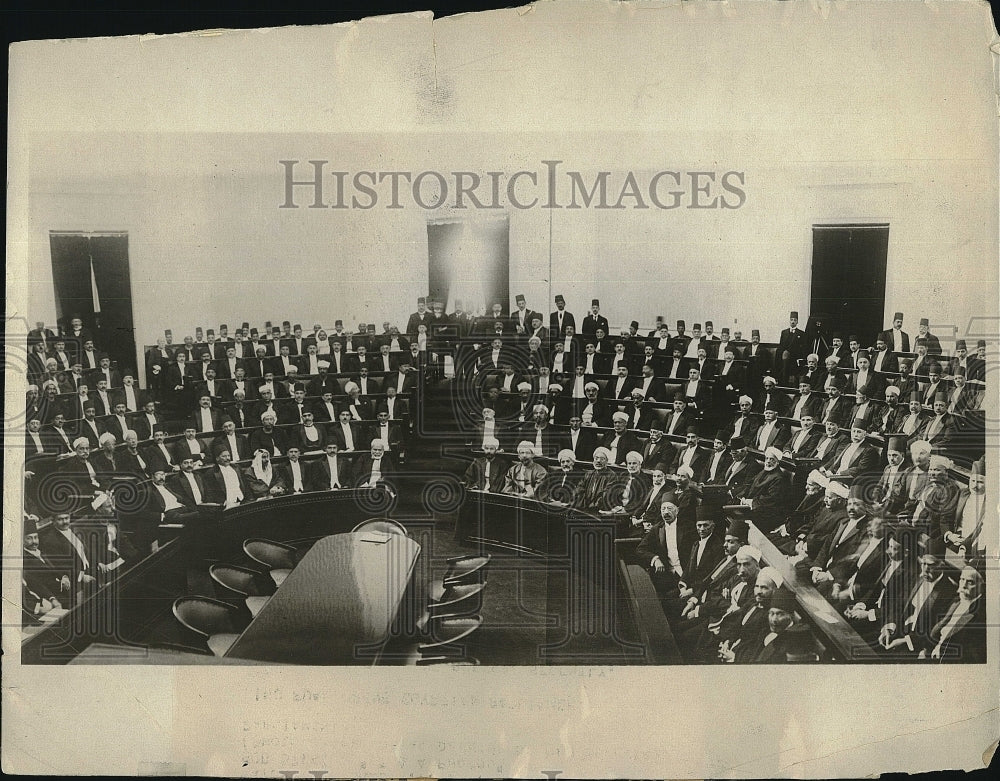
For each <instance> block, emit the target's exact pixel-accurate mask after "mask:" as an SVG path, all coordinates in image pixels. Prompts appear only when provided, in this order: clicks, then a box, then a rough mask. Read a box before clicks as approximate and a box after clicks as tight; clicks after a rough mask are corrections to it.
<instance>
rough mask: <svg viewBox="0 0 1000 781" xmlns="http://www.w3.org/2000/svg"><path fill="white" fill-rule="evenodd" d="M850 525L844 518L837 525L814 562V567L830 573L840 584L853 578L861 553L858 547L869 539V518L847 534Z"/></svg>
mask: <svg viewBox="0 0 1000 781" xmlns="http://www.w3.org/2000/svg"><path fill="white" fill-rule="evenodd" d="M849 523H850V519H849V518H844V519H842V520H841V521H840V523H839V524H837V528H836V529H835V530H834V532H833V534H831V535H830V536H829V537H828V538H827V540H826V542H825V543H824V544H823V547H822V548H820V550H819V553H818V554H816V558H815V559H814V560H813V565H814V566H816V567H819V568H820V569H823V570H826V571H828V572H829V573H830V574H831V575H833V577H834V580H836V581H837V582H838V583H845V582H847V579H848V578H850V577H851V575H852V574H853V571H854V565H855V563H856V562H857V559H858V555H859V554H860V553H861V551H860V550H859V548H858V546H859V545H862V544H863V543H864V542H867V539H868V533H867V532H868V520H867V518H862V519H861V520H860V521H859V522H858V523H857V525H856V526H855V527H854V528H853V529H852V530H851V532H850V533H849V534H848V533H846V532H847V526H848V524H849Z"/></svg>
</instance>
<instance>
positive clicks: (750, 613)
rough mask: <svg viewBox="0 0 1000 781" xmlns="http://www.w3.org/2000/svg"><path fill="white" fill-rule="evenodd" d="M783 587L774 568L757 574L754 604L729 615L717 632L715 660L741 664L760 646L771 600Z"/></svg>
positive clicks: (766, 625) (766, 628) (751, 603)
mask: <svg viewBox="0 0 1000 781" xmlns="http://www.w3.org/2000/svg"><path fill="white" fill-rule="evenodd" d="M783 584H784V579H783V578H782V577H781V574H780V573H779V572H778V571H777V570H776V569H774V568H773V567H764V568H762V569H761V570H760V572H758V573H757V580H756V582H755V583H754V587H753V600H752V601H751V602H749V603H748V604H747V606H746V607H745V608H743V610H741V611H740V612H739V613H736V614H731V615H730V616H728V617H727V618H726V619H725V620H723V625H722V627H721V628H720V631H719V646H718V654H717V656H718V659H719V660H720V661H722V662H727V663H730V664H731V663H733V662H744V661H746V660H747V658H749V656H750V654H752V652H753V651H754V649H756V648H757V647H758V644H760V643H761V642H762V639H763V636H764V635H766V634H767V632H768V631H769V629H770V627H769V626H768V623H767V614H768V610H769V609H770V607H771V597H773V596H774V592H775V591H777V590H778V589H779V588H780V587H781V586H782V585H783Z"/></svg>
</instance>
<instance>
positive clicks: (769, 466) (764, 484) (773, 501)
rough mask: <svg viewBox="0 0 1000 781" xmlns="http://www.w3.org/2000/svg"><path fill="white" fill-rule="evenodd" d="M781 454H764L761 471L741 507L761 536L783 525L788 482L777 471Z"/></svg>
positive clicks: (773, 450)
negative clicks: (762, 533)
mask: <svg viewBox="0 0 1000 781" xmlns="http://www.w3.org/2000/svg"><path fill="white" fill-rule="evenodd" d="M780 461H781V451H780V450H779V449H778V448H776V447H769V448H768V449H767V450H765V451H764V468H763V470H762V471H761V472H759V473H758V474H757V476H756V477H754V479H753V482H751V483H750V485H749V486H748V487H747V489H746V492H745V493H744V494H743V495H742V496H741V497H740V505H741V506H742V507H745V508H746V512H748V513H749V514H750V517H751V518H752V519H753V522H754V524H755V525H756V526H757V528H758V529H760V530H761V531H762V532H764V534H768V533H769V532H772V531H774V529H776V528H777V527H778V526H780V525H781V524H782V523H784V513H785V503H786V500H787V496H788V488H789V484H788V478H787V477H786V476H785V475H784V474H783V473H782V471H781V469H780V468H779V462H780Z"/></svg>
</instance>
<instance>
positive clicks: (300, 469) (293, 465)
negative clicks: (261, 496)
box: [272, 445, 310, 494]
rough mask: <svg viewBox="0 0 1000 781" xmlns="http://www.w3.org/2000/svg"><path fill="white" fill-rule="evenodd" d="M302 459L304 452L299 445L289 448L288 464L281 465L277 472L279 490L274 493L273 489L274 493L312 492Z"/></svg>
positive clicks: (276, 485)
mask: <svg viewBox="0 0 1000 781" xmlns="http://www.w3.org/2000/svg"><path fill="white" fill-rule="evenodd" d="M301 457H302V450H301V449H300V448H299V446H298V445H292V446H291V447H290V448H288V462H287V463H285V464H281V465H280V466H278V467H277V469H276V470H275V471H276V473H277V474H276V476H275V487H277V488H278V491H277V492H274V490H273V488H272V493H275V494H277V493H280V494H301V493H304V492H306V491H308V490H310V487H309V477H308V473H307V471H306V464H305V462H304V461H302V460H300V459H301Z"/></svg>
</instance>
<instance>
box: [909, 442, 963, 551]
mask: <svg viewBox="0 0 1000 781" xmlns="http://www.w3.org/2000/svg"><path fill="white" fill-rule="evenodd" d="M953 466H954V464H953V463H952V461H951V459H950V458H948V457H947V456H939V455H932V456H931V457H930V463H929V466H928V470H927V485H926V486H925V487H924V489H923V490H922V491H921V492H920V494H919V496H918V497H917V505H916V507H914V508H913V514H912V516H911V520H910V524H911V525H912V526H913V527H914V528H915V529H917V530H918V531H919V532H922V533H924V534H926V535H927V547H926V550H927V552H928V553H932V554H934V555H936V556H943V555H944V549H945V541H944V534H945V533H946V532H951V530H952V529H953V528H954V526H955V513H956V510H957V509H958V485H957V484H956V483H955V481H954V480H952V479H951V477H950V476H949V475H948V470H949V469H951V468H952V467H953Z"/></svg>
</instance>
